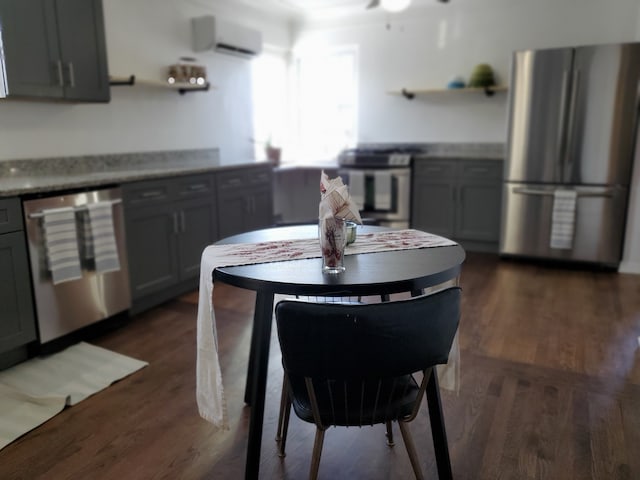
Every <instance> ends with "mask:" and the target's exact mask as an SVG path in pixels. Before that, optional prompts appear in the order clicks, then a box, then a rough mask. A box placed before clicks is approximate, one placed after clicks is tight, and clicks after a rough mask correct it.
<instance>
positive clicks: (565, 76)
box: [556, 70, 569, 178]
mask: <svg viewBox="0 0 640 480" xmlns="http://www.w3.org/2000/svg"><path fill="white" fill-rule="evenodd" d="M568 94H569V70H565V71H564V72H562V91H561V93H560V105H561V106H562V108H561V110H560V112H561V113H560V122H559V124H558V139H557V143H556V162H557V170H556V174H557V178H562V175H564V172H563V165H564V163H565V152H566V139H565V137H566V133H567V118H566V117H567V107H566V105H567V95H568ZM558 170H559V171H558Z"/></svg>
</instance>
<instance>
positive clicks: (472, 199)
mask: <svg viewBox="0 0 640 480" xmlns="http://www.w3.org/2000/svg"><path fill="white" fill-rule="evenodd" d="M501 205H502V162H501V161H497V160H462V159H443V158H440V159H437V158H434V159H431V158H430V159H421V160H418V161H416V162H415V165H414V176H413V199H412V213H411V223H412V226H413V227H414V228H418V229H421V230H425V231H428V232H431V233H435V234H437V235H442V236H444V237H449V238H452V239H454V240H457V241H459V242H460V243H461V244H462V245H463V246H464V247H465V248H467V249H469V250H487V251H497V248H498V240H499V234H500V210H501Z"/></svg>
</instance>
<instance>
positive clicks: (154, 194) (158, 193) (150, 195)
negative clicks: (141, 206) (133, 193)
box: [140, 190, 162, 198]
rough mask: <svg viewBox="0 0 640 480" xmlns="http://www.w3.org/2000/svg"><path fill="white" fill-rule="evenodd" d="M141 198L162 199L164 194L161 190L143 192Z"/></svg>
mask: <svg viewBox="0 0 640 480" xmlns="http://www.w3.org/2000/svg"><path fill="white" fill-rule="evenodd" d="M140 196H141V197H142V198H156V197H161V196H162V192H161V191H160V190H153V191H151V192H142V193H141V194H140Z"/></svg>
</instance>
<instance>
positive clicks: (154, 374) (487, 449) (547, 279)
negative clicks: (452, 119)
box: [0, 254, 640, 480]
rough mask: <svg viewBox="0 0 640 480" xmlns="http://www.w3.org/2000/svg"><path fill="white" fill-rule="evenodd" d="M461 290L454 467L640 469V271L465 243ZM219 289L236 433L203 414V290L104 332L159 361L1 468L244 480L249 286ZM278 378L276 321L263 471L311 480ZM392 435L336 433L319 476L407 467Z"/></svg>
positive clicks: (527, 473) (425, 454)
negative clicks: (555, 261) (287, 422)
mask: <svg viewBox="0 0 640 480" xmlns="http://www.w3.org/2000/svg"><path fill="white" fill-rule="evenodd" d="M461 285H462V287H463V289H464V292H463V296H464V303H463V319H462V323H461V329H460V347H461V367H462V370H461V371H462V382H461V388H460V392H459V393H458V394H455V393H451V392H447V391H444V392H443V393H442V399H443V409H444V414H445V419H446V423H447V429H448V435H449V444H450V450H451V460H452V466H453V472H454V476H455V478H457V479H487V480H494V479H518V480H519V479H545V480H546V479H558V480H572V479H602V480H611V479H629V480H633V479H639V478H640V455H639V452H640V361H639V360H638V359H639V354H638V351H639V350H640V348H639V346H638V337H639V336H640V275H622V274H615V273H606V272H590V271H585V270H572V269H559V268H552V267H546V266H536V265H532V264H526V263H518V262H509V261H500V260H498V259H497V257H495V256H493V255H487V254H470V255H469V256H468V259H467V261H466V263H465V265H464V268H463V275H462V281H461ZM214 300H215V304H216V315H217V324H218V332H219V340H220V345H219V346H220V355H221V362H222V371H223V375H224V379H225V388H226V395H227V398H228V401H229V415H230V418H231V430H230V431H226V432H214V431H213V430H212V428H211V427H210V425H209V424H208V423H207V422H205V421H204V420H202V419H200V417H199V416H198V413H197V408H196V403H195V355H196V354H195V351H196V350H195V342H196V340H195V335H196V303H197V294H196V293H193V294H189V295H186V296H184V297H182V298H180V299H178V300H176V301H173V302H170V303H167V304H165V305H163V306H161V307H159V308H156V309H154V310H151V311H149V312H146V313H144V314H141V315H139V316H137V317H135V318H133V319H132V320H131V322H130V323H129V324H128V325H126V326H125V327H123V328H120V329H118V330H116V331H113V332H111V333H108V334H106V335H104V336H102V337H100V338H98V339H96V340H94V341H93V342H92V343H94V344H97V345H100V346H102V347H105V348H109V349H112V350H115V351H117V352H120V353H123V354H126V355H131V356H133V357H136V358H139V359H142V360H146V361H148V362H149V366H148V367H147V368H144V369H142V370H141V371H139V372H137V373H135V374H133V375H131V376H130V377H128V378H126V379H124V380H122V381H120V382H118V383H116V384H114V385H113V386H111V387H110V388H108V389H106V390H104V391H103V392H100V393H98V394H96V395H94V396H93V397H91V398H89V399H87V400H85V401H83V402H81V403H79V404H78V405H77V406H74V407H72V408H68V409H66V410H64V411H63V412H62V413H61V414H59V415H57V416H56V417H54V418H53V419H52V420H50V421H48V422H47V423H46V424H44V425H42V426H41V427H39V428H37V429H35V430H33V431H32V432H30V433H28V434H26V435H25V436H23V437H22V438H20V439H19V440H17V441H16V442H14V443H13V444H11V445H9V446H7V447H6V448H4V449H3V450H2V451H0V479H29V480H31V479H38V478H41V479H118V480H126V479H240V478H243V472H244V458H245V446H246V435H247V426H248V408H247V407H245V406H244V404H243V403H242V398H243V388H244V380H245V378H244V376H245V372H246V362H247V352H248V346H249V339H250V327H251V318H252V309H253V300H254V297H253V294H252V293H251V292H248V291H244V290H239V289H235V288H232V287H228V286H225V285H216V287H215V291H214ZM274 330H275V329H274ZM281 379H282V373H281V367H280V355H279V350H278V347H277V339H276V337H275V332H274V337H273V342H272V355H271V360H270V374H269V384H268V387H267V388H268V392H267V394H268V397H267V404H266V413H265V428H264V438H263V449H262V466H261V477H262V478H265V479H299V478H300V479H301V478H306V476H307V472H308V468H309V462H310V458H311V449H312V445H313V434H314V427H313V426H312V425H308V424H304V423H302V422H301V421H299V420H297V419H295V418H292V422H291V427H290V430H289V441H288V444H287V457H286V458H285V459H284V460H282V459H280V458H279V457H278V456H277V454H276V445H275V442H274V435H275V424H276V421H277V414H278V403H279V398H280V396H279V395H280V387H281ZM396 428H397V427H396ZM428 428H429V427H428V416H427V409H426V404H425V405H424V408H423V410H422V412H421V415H420V416H419V417H418V418H417V419H416V421H415V422H414V423H413V424H412V426H411V429H412V431H413V435H414V439H415V441H416V445H417V448H418V452H419V456H420V459H421V461H422V465H423V469H424V471H425V474H426V478H429V479H436V478H437V474H436V470H435V464H434V459H433V448H432V444H431V437H430V432H429V430H428ZM396 432H397V435H396V446H395V447H393V448H389V447H387V446H386V443H385V438H384V428H382V427H376V428H363V429H358V428H349V429H345V428H341V429H330V430H329V431H328V432H327V435H326V439H325V448H324V451H323V455H322V460H321V464H320V478H323V479H367V480H375V479H405V478H412V471H411V466H410V464H409V460H408V457H407V454H406V451H405V450H404V445H403V444H402V438H401V436H400V435H399V432H398V431H397V430H396Z"/></svg>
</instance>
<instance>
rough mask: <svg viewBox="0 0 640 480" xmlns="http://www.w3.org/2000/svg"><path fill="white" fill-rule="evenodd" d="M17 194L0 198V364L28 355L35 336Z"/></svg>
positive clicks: (0, 365)
mask: <svg viewBox="0 0 640 480" xmlns="http://www.w3.org/2000/svg"><path fill="white" fill-rule="evenodd" d="M22 225H23V224H22V209H21V206H20V200H19V199H17V198H12V199H0V368H5V367H8V366H10V365H12V364H14V363H18V362H20V361H22V360H25V359H26V358H27V351H26V346H27V345H28V344H29V343H30V342H33V341H35V340H36V320H35V313H34V310H33V299H32V296H31V281H30V278H29V262H28V259H27V247H26V240H25V236H24V231H23V226H22Z"/></svg>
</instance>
